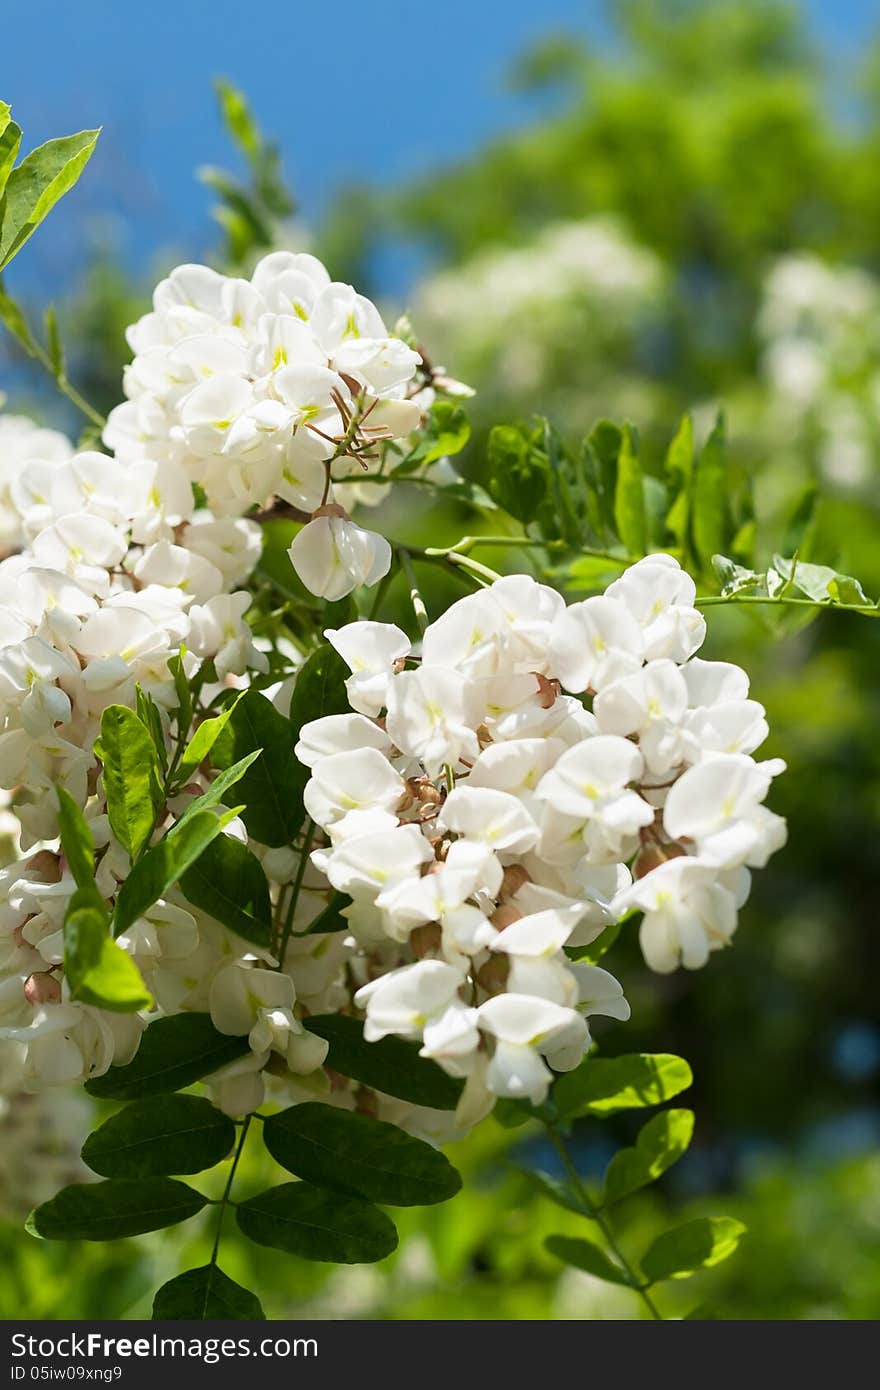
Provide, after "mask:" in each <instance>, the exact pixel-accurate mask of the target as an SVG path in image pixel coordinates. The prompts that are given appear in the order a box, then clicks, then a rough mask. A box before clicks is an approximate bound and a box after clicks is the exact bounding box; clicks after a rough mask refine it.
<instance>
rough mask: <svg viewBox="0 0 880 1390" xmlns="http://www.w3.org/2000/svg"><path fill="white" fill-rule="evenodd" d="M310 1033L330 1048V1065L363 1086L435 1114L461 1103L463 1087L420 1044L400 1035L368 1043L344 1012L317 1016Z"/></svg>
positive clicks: (310, 1021) (310, 1022)
mask: <svg viewBox="0 0 880 1390" xmlns="http://www.w3.org/2000/svg"><path fill="white" fill-rule="evenodd" d="M309 1032H310V1033H317V1035H318V1037H319V1038H326V1040H327V1042H328V1043H329V1044H330V1051H329V1052H328V1054H327V1066H329V1067H332V1068H333V1070H334V1071H338V1072H341V1073H342V1075H343V1076H350V1077H351V1078H352V1079H353V1080H354V1081H360V1083H361V1085H363V1086H371V1087H372V1088H373V1089H374V1090H376V1091H382V1092H384V1094H385V1095H389V1096H397V1097H398V1099H400V1100H408V1101H410V1102H411V1103H412V1104H413V1105H427V1106H429V1107H431V1108H432V1109H434V1110H454V1109H455V1107H456V1105H457V1104H458V1101H459V1098H460V1096H461V1091H462V1083H461V1082H460V1081H457V1080H456V1079H455V1078H454V1077H452V1076H447V1074H446V1072H445V1071H442V1070H441V1068H440V1067H438V1066H437V1063H436V1062H432V1061H431V1060H430V1058H428V1057H420V1056H419V1049H418V1045H417V1044H416V1043H409V1042H405V1041H404V1039H403V1038H395V1037H387V1038H380V1040H379V1041H378V1042H366V1041H365V1040H364V1031H363V1024H362V1023H360V1022H359V1021H358V1019H356V1018H348V1017H346V1016H345V1015H344V1014H317V1015H315V1017H313V1018H310V1019H309Z"/></svg>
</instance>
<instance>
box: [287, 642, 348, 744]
mask: <svg viewBox="0 0 880 1390" xmlns="http://www.w3.org/2000/svg"><path fill="white" fill-rule="evenodd" d="M350 675H351V672H350V671H349V668H348V665H347V663H346V662H344V661H343V659H342V657H341V656H340V655H339V653H338V651H336V649H335V648H334V647H331V645H330V643H329V642H325V643H323V645H322V646H320V647H319V648H318V650H317V651H315V652H312V654H311V656H310V657H308V659H307V660H306V661H304V662H303V664H302V666H301V667H300V668H299V670H298V671H297V673H296V680H295V682H294V686H293V695H292V696H291V699H290V733H291V738H292V740H293V742H294V743H296V741H297V739H298V738H299V735H300V730H301V729H302V726H303V724H308V723H310V722H311V720H313V719H323V718H324V717H325V716H326V715H328V714H348V713H350V711H351V706H350V705H349V703H348V695H347V694H346V691H345V682H346V681H347V680H348V677H349V676H350Z"/></svg>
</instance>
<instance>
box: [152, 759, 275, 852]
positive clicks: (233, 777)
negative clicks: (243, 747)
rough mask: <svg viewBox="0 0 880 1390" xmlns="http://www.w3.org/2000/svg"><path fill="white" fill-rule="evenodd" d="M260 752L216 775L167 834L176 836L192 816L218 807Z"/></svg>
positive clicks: (241, 808)
mask: <svg viewBox="0 0 880 1390" xmlns="http://www.w3.org/2000/svg"><path fill="white" fill-rule="evenodd" d="M262 751H263V750H262V748H256V749H255V750H254V752H253V753H248V754H247V755H246V756H245V757H243V758H239V760H238V762H237V763H233V765H232V767H227V768H224V770H223V771H222V772H220V773H218V775H217V776H216V777H215V778H214V780H213V782H211V784H210V786H209V787H208V790H207V791H206V792H202V795H201V796H197V797H194V798H193V800H192V801H191V802H190V803H189V805H188V806H187V808H186V810H185V811H184V813H183V815H182V816H181V817H180V820H179V821H177V822H176V823H175V824H174V825H173V826H172V827H171V829H170V830H169V832H168V834H169V835H177V834H178V833H179V832H180V829H181V827H182V826H184V825H188V824H189V822H190V821H191V820H192V818H193V816H196V815H198V814H199V812H200V811H209V810H211V808H212V807H214V806H218V805H219V804H220V802H221V801H223V800H224V799H225V797H226V793H227V792H228V791H229V789H230V787H234V786H235V785H236V783H237V782H240V781H241V779H242V778H243V777H244V775H245V773H246V772H247V770H248V768H249V767H250V766H251V764H252V763H255V762H256V761H257V758H259V756H260V754H261V753H262ZM243 809H244V808H243V807H240V808H239V810H243Z"/></svg>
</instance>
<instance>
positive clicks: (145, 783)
mask: <svg viewBox="0 0 880 1390" xmlns="http://www.w3.org/2000/svg"><path fill="white" fill-rule="evenodd" d="M95 753H96V754H97V756H98V757H99V758H100V759H101V762H102V763H103V764H104V791H105V793H106V796H107V815H108V817H109V819H110V828H111V830H112V831H113V834H114V835H115V836H116V838H117V840H118V841H119V843H120V844H121V845H122V847H123V849H125V850H126V851H127V852H128V855H129V858H130V859H132V860H134V859H136V858H137V857H138V855H139V854H140V852H141V850H142V849H143V847H144V845H145V844H146V843H147V841H148V840H149V838H150V835H151V834H152V831H153V827H154V825H155V823H156V817H157V815H158V813H159V809H160V807H161V805H162V802H163V799H164V796H163V789H162V773H161V769H160V767H159V760H158V758H157V756H156V749H155V747H154V744H153V738H152V734H151V733H150V731H149V730H148V729H147V728H146V727H145V726H144V725H143V724H142V723H141V721H140V719H139V718H138V717H137V715H136V714H135V712H134V710H131V709H128V707H127V706H126V705H109V706H108V707H107V709H105V710H104V713H103V714H102V716H101V736H100V738H99V739H97V740H96V741H95Z"/></svg>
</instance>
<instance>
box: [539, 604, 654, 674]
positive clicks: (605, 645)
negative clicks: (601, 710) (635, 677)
mask: <svg viewBox="0 0 880 1390" xmlns="http://www.w3.org/2000/svg"><path fill="white" fill-rule="evenodd" d="M643 655H644V637H643V634H642V630H641V628H640V627H639V624H638V623H637V621H636V619H635V618H634V617H633V616H632V614H631V613H630V611H629V608H628V607H627V606H626V605H625V604H624V603H620V602H618V601H617V600H616V599H613V598H606V597H598V598H588V599H584V601H583V603H573V604H571V606H570V607H568V608H566V609H564V611H563V612H561V613H560V614H559V616H558V617H557V618H556V620H555V622H554V624H553V627H552V629H551V633H550V669H551V672H552V674H553V675H554V676H556V677H557V678H558V679H559V680H560V681H561V682H562V684H563V686H564V687H565V689H566V690H572V691H575V692H579V691H582V690H590V689H592V690H601V689H602V688H603V686H606V685H610V683H611V682H612V681H614V680H619V679H620V677H621V676H629V675H632V674H633V673H634V672H635V671H637V670H638V669H639V667H640V666H641V664H642V657H643Z"/></svg>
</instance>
